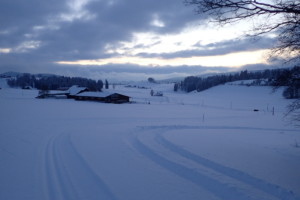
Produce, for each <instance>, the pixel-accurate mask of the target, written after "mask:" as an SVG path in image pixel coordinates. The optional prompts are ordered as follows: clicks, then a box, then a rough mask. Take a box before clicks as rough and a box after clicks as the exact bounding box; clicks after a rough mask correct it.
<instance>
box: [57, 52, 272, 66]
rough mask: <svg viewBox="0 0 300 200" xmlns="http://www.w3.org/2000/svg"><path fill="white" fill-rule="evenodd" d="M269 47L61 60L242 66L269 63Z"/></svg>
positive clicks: (83, 63)
mask: <svg viewBox="0 0 300 200" xmlns="http://www.w3.org/2000/svg"><path fill="white" fill-rule="evenodd" d="M267 53H268V50H267V49H264V50H257V51H246V52H238V53H230V54H226V55H219V56H194V57H189V58H172V59H164V58H160V57H155V58H142V57H136V56H132V57H130V56H120V57H113V58H104V59H93V60H77V61H59V62H56V63H57V64H63V65H83V66H84V65H95V66H101V65H109V64H134V65H140V66H182V65H189V66H207V67H216V66H217V67H241V66H243V65H248V64H260V63H264V64H267V63H268V62H267V58H266V55H267Z"/></svg>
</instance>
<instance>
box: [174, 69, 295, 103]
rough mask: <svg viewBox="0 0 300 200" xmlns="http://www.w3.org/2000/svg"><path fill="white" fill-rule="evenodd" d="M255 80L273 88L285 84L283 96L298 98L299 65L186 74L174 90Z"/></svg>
mask: <svg viewBox="0 0 300 200" xmlns="http://www.w3.org/2000/svg"><path fill="white" fill-rule="evenodd" d="M240 80H255V81H254V82H253V83H252V85H266V86H272V87H273V88H274V90H275V89H277V88H279V87H282V86H286V87H285V89H284V92H283V96H284V97H285V98H288V99H296V98H300V66H295V67H293V68H291V69H272V70H271V69H267V70H263V71H251V72H249V71H248V70H244V71H241V72H239V73H233V74H232V73H231V74H221V75H213V76H208V77H197V76H188V77H186V78H185V79H184V80H183V81H182V82H181V83H175V85H174V91H177V90H179V89H181V90H183V91H186V92H191V91H194V90H196V91H198V92H200V91H203V90H206V89H209V88H211V87H214V86H217V85H221V84H225V83H227V82H233V81H240Z"/></svg>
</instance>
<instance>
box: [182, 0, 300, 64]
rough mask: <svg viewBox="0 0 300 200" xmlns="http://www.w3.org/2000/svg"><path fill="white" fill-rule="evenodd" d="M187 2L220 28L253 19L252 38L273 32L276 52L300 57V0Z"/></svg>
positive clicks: (196, 0) (187, 0) (211, 0)
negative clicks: (275, 36) (275, 38)
mask: <svg viewBox="0 0 300 200" xmlns="http://www.w3.org/2000/svg"><path fill="white" fill-rule="evenodd" d="M185 3H186V5H192V6H195V8H196V10H195V11H196V13H198V14H201V15H208V16H209V17H210V18H211V19H212V21H213V22H217V23H219V24H220V25H224V24H230V23H234V22H238V21H243V20H247V19H253V22H254V27H253V29H252V31H253V32H252V33H251V35H255V36H258V35H262V34H265V33H269V32H274V33H275V34H276V35H277V39H278V44H277V45H276V46H275V47H274V49H273V50H274V52H276V53H279V54H282V53H285V52H288V54H289V55H290V56H293V57H294V58H296V59H299V57H300V1H299V0H261V1H257V0H242V1H238V0H185Z"/></svg>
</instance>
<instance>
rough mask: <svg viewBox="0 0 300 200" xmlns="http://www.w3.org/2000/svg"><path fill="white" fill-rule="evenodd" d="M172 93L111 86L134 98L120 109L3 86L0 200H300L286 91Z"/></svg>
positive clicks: (298, 155)
mask: <svg viewBox="0 0 300 200" xmlns="http://www.w3.org/2000/svg"><path fill="white" fill-rule="evenodd" d="M172 87H173V85H168V84H162V85H160V84H156V85H151V87H149V89H138V88H126V87H124V86H120V85H118V86H116V88H115V89H109V91H111V92H120V93H124V94H127V95H129V96H131V97H132V99H134V100H135V101H136V103H134V104H121V105H113V104H103V103H98V102H81V101H80V102H78V101H74V100H70V99H35V98H34V97H35V96H36V95H37V93H38V91H35V90H19V89H9V88H3V89H2V90H0V110H1V112H0V163H1V164H0V177H1V178H0V199H4V200H6V199H7V200H21V199H22V200H23V199H31V200H40V199H51V200H52V199H66V200H67V199H72V200H73V199H84V200H94V199H97V200H98V199H104V200H105V199H118V200H135V199H136V200H141V199H143V200H153V199H155V200H165V199H172V200H177V199H178V200H182V199H185V200H196V199H205V200H216V199H224V200H246V199H247V200H248V199H251V200H263V199H266V200H273V199H274V200H275V199H276V200H278V199H286V200H291V199H300V173H299V170H298V169H299V168H300V148H299V147H298V146H297V143H298V144H299V143H300V134H299V133H300V132H299V129H296V128H295V127H293V126H291V125H289V124H288V121H286V120H285V119H284V118H283V113H284V110H285V106H286V105H287V104H288V103H289V102H288V101H287V100H285V99H283V98H282V97H281V94H280V91H278V92H277V93H275V94H270V91H271V89H270V88H268V87H243V86H230V85H224V86H218V87H215V88H212V89H210V90H207V91H204V92H201V93H190V94H185V93H174V92H172ZM150 88H151V89H153V90H156V91H163V92H164V96H163V97H151V96H150ZM149 102H150V104H146V103H149ZM273 107H274V115H273ZM253 109H258V110H259V112H254V111H253Z"/></svg>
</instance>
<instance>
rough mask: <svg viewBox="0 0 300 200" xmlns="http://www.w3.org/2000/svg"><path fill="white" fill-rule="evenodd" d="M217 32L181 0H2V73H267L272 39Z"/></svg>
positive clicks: (238, 30)
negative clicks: (249, 70) (241, 71)
mask: <svg viewBox="0 0 300 200" xmlns="http://www.w3.org/2000/svg"><path fill="white" fill-rule="evenodd" d="M251 28H252V27H251V21H248V22H244V23H239V24H234V25H230V26H225V27H219V26H217V25H216V24H212V23H209V17H208V16H205V15H201V16H200V15H197V14H195V12H194V8H193V7H192V6H186V5H185V4H184V1H183V0H51V1H45V0H26V1H24V0H1V1H0V73H2V72H8V71H17V72H28V73H53V74H58V75H66V76H82V77H88V78H93V79H108V80H114V81H118V80H146V79H147V77H153V78H155V79H167V78H173V77H185V76H190V75H200V74H204V73H215V72H228V71H238V70H240V69H248V68H249V69H264V68H268V67H270V66H271V65H272V63H270V61H269V59H268V55H269V50H268V49H269V48H271V47H272V45H274V42H275V41H274V38H273V37H261V38H259V40H256V39H255V40H254V39H253V38H248V37H244V35H245V32H246V31H248V30H250V29H251Z"/></svg>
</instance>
